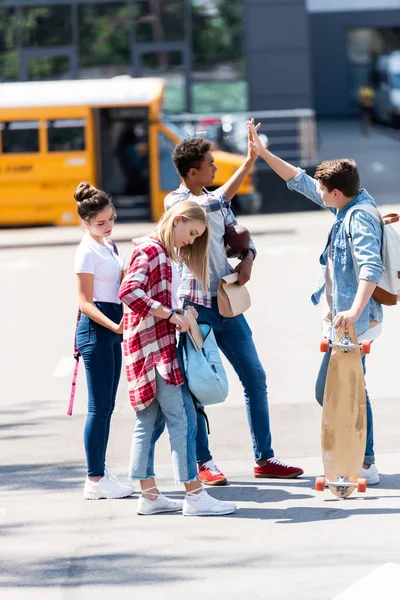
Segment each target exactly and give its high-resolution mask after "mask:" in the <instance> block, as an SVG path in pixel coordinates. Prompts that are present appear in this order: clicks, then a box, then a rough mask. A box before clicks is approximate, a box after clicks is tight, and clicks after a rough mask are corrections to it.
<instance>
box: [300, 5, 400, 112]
mask: <svg viewBox="0 0 400 600" xmlns="http://www.w3.org/2000/svg"><path fill="white" fill-rule="evenodd" d="M307 10H308V13H309V24H310V34H311V37H310V40H311V56H312V80H313V91H314V94H313V97H314V107H315V109H316V111H317V113H318V114H319V115H326V116H328V115H329V116H340V115H343V116H345V115H349V114H352V113H355V112H356V111H357V90H358V88H359V87H360V86H361V85H362V84H364V83H365V82H367V81H368V80H369V79H371V72H372V69H373V66H374V64H375V62H376V60H377V58H378V57H379V56H381V55H383V54H387V53H391V52H393V51H396V50H400V0H335V1H334V2H330V1H328V0H307Z"/></svg>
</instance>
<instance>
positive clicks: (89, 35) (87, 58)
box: [79, 4, 131, 79]
mask: <svg viewBox="0 0 400 600" xmlns="http://www.w3.org/2000/svg"><path fill="white" fill-rule="evenodd" d="M130 19H131V8H130V6H129V5H128V4H83V5H81V6H80V7H79V51H80V54H79V66H80V74H79V76H80V77H81V78H82V79H85V78H101V77H114V76H116V75H121V74H127V73H130V72H131V52H130V41H129V22H130Z"/></svg>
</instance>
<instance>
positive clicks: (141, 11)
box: [134, 0, 185, 42]
mask: <svg viewBox="0 0 400 600" xmlns="http://www.w3.org/2000/svg"><path fill="white" fill-rule="evenodd" d="M184 2H185V0H136V2H135V8H134V10H135V13H134V14H135V25H136V39H137V41H138V42H174V41H182V40H184V39H185V27H184Z"/></svg>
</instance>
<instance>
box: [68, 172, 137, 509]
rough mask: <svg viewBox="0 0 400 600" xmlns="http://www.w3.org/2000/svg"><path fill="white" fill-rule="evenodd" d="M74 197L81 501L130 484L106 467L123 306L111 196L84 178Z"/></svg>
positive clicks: (120, 493)
mask: <svg viewBox="0 0 400 600" xmlns="http://www.w3.org/2000/svg"><path fill="white" fill-rule="evenodd" d="M74 198H75V200H76V201H77V203H78V215H79V216H80V218H81V219H82V224H83V225H84V227H85V229H86V233H85V235H84V237H83V239H82V241H81V243H80V244H79V246H78V249H77V251H76V257H75V272H76V274H77V282H78V296H79V308H80V310H81V313H82V317H81V319H80V321H79V324H78V327H77V332H76V345H77V347H78V350H79V353H80V354H81V356H82V358H83V361H84V364H85V370H86V381H87V388H88V416H87V420H86V425H85V432H84V442H85V451H86V460H87V478H86V482H85V490H84V496H85V498H86V499H87V500H99V499H100V498H125V497H126V496H130V495H131V494H132V493H133V488H132V487H131V486H128V485H122V484H120V483H119V482H118V480H117V478H116V477H115V476H114V475H111V474H110V472H109V471H107V469H106V450H107V443H108V436H109V432H110V421H111V415H112V413H113V410H114V406H115V397H116V394H117V388H118V383H119V378H120V374H121V364H122V351H121V333H122V331H123V321H122V317H123V310H122V305H121V301H120V300H119V298H118V292H119V286H120V281H121V273H122V270H123V264H122V261H121V259H120V257H119V256H118V254H117V253H116V252H115V250H114V247H113V245H112V244H110V243H109V242H108V241H107V240H106V238H108V237H109V236H110V235H111V232H112V229H113V226H114V221H115V217H116V214H115V209H114V206H113V204H112V202H111V198H110V197H109V196H108V195H107V194H106V193H105V192H103V191H101V190H97V189H96V188H94V187H92V186H91V185H90V184H89V183H87V182H83V183H80V184H79V185H78V187H77V188H76V191H75V194H74Z"/></svg>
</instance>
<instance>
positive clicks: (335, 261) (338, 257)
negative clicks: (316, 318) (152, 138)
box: [248, 123, 384, 485]
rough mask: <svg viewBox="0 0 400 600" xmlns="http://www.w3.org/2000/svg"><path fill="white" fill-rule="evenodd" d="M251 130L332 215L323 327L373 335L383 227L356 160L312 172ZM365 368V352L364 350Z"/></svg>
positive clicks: (284, 171)
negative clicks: (370, 209)
mask: <svg viewBox="0 0 400 600" xmlns="http://www.w3.org/2000/svg"><path fill="white" fill-rule="evenodd" d="M248 127H249V131H250V133H251V134H252V136H253V142H252V146H253V150H254V151H255V152H256V153H257V154H258V155H259V156H261V157H262V158H263V159H264V160H265V161H266V162H267V163H268V165H269V166H270V167H271V168H272V169H273V170H274V171H275V173H277V174H278V175H279V176H280V177H282V179H284V180H285V181H286V183H287V186H288V188H289V189H290V190H295V191H296V192H299V193H300V194H303V195H304V196H306V197H307V198H309V199H310V200H312V201H313V202H315V203H316V204H318V205H319V206H322V207H323V208H327V209H328V210H330V211H331V212H332V213H333V214H334V215H335V221H334V223H333V226H332V229H331V231H330V233H329V237H328V241H327V244H326V246H325V248H324V251H323V252H322V254H321V256H320V259H319V261H320V264H321V275H320V279H319V281H318V283H317V286H316V288H315V290H314V293H313V295H312V297H311V300H312V302H313V304H314V305H317V304H319V302H320V300H322V303H323V308H324V314H323V332H324V335H325V337H327V338H330V339H331V340H333V339H334V338H335V337H336V335H335V329H336V328H338V327H339V326H345V325H347V324H348V323H354V326H355V329H356V333H357V336H358V338H359V339H368V340H374V339H376V338H377V337H378V335H379V334H380V333H381V329H382V306H381V305H380V304H378V303H377V302H376V301H375V300H374V299H373V298H372V294H373V292H374V290H375V288H376V286H377V284H378V283H379V281H380V279H381V277H382V274H383V271H384V266H383V263H382V259H381V246H382V227H381V224H380V223H379V221H378V219H376V218H374V217H373V215H371V214H370V213H368V212H366V211H363V210H362V208H363V206H367V207H371V206H372V207H374V208H376V204H375V201H374V199H373V198H372V197H371V196H370V195H369V194H368V192H367V191H366V190H364V189H361V190H360V189H359V187H360V175H359V172H358V168H357V165H356V163H355V162H354V160H351V159H346V158H345V159H339V160H326V161H324V162H323V163H322V164H320V165H319V166H318V167H317V169H316V173H315V178H312V177H310V176H309V175H307V173H306V172H305V171H304V170H302V169H299V168H297V167H294V166H293V165H291V164H289V163H287V162H285V161H284V160H282V159H280V158H279V157H278V156H275V155H274V154H272V153H271V152H269V151H268V150H267V149H265V148H264V146H263V144H262V142H261V141H260V139H259V137H258V135H257V132H256V130H255V128H254V126H253V125H252V124H251V123H249V124H248ZM354 206H357V207H359V208H360V210H356V211H354V213H352V215H351V219H350V235H351V240H352V244H353V248H354V256H355V259H356V260H357V263H358V267H359V277H357V274H356V271H355V268H354V263H353V257H352V252H351V247H350V241H349V239H348V236H347V234H346V230H345V225H344V219H345V216H346V214H347V212H348V210H350V209H351V208H353V207H354ZM330 354H331V351H329V353H326V354H325V355H324V358H323V359H322V364H321V368H320V371H319V373H318V377H317V382H316V386H315V393H316V398H317V401H318V402H319V404H321V405H322V402H323V397H324V389H325V381H326V374H327V370H328V363H329V359H330ZM362 360H363V367H364V373H365V355H363V358H362ZM361 477H365V478H366V480H367V483H368V484H369V485H374V484H376V483H379V474H378V471H377V468H376V466H375V457H374V438H373V419H372V410H371V403H370V400H369V397H368V392H367V443H366V450H365V457H364V464H363V469H362V473H361Z"/></svg>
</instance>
